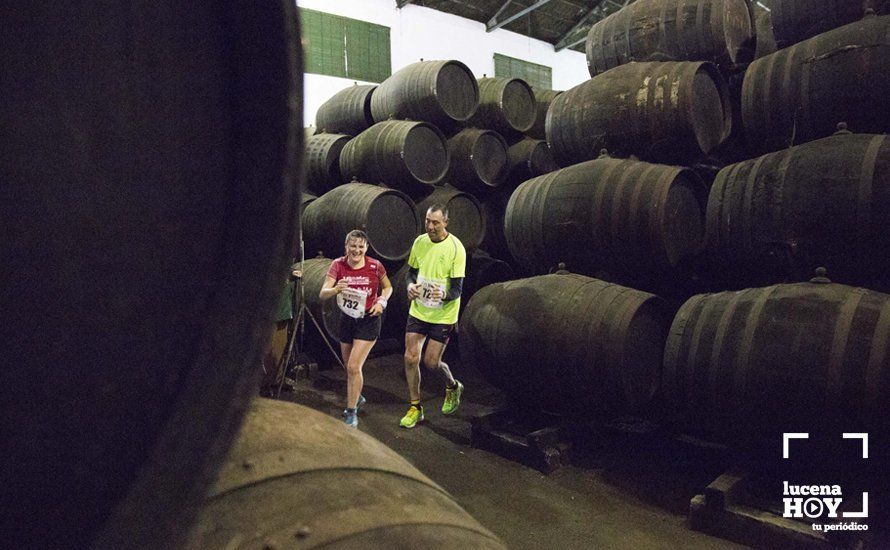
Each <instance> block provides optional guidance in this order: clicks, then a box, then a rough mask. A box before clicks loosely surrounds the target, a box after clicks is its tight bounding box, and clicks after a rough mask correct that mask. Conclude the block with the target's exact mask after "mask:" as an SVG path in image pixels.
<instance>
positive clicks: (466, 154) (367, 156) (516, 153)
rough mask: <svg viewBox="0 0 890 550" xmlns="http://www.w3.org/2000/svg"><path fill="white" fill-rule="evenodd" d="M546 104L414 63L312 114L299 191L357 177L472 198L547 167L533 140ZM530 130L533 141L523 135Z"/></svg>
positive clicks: (455, 67)
mask: <svg viewBox="0 0 890 550" xmlns="http://www.w3.org/2000/svg"><path fill="white" fill-rule="evenodd" d="M542 97H548V94H546V93H545V94H543V96H542ZM546 107H547V104H546V103H544V104H541V103H537V102H536V97H535V94H534V92H533V91H532V89H531V87H529V86H528V84H526V83H525V82H524V81H522V80H519V79H507V78H481V79H478V80H477V79H475V77H474V76H473V74H472V73H471V72H470V70H469V69H468V68H467V67H466V66H465V65H464V64H463V63H461V62H459V61H454V60H446V61H421V62H418V63H413V64H411V65H408V66H406V67H404V68H402V69H401V70H399V71H396V72H395V73H394V74H393V75H392V76H390V77H389V78H387V79H386V80H385V81H384V82H383V83H381V84H380V85H379V86H371V85H368V86H353V87H350V88H346V89H344V90H342V91H340V92H338V93H337V94H335V95H334V96H333V97H331V98H330V99H329V100H328V101H326V102H325V103H324V104H323V105H322V106H321V107H320V109H319V111H318V113H317V115H316V123H317V124H318V128H319V129H320V130H321V133H320V134H315V135H310V136H309V137H308V143H307V152H306V157H307V165H308V169H307V171H308V176H309V177H308V180H309V181H308V186H309V188H310V189H311V190H313V191H314V192H316V193H323V192H325V191H327V190H329V189H331V188H333V187H335V186H337V185H340V184H342V183H346V182H349V181H351V180H353V179H357V180H359V181H366V182H370V183H382V184H385V185H388V186H390V187H393V188H397V189H400V190H402V191H404V192H406V193H408V194H409V195H411V196H412V197H414V196H422V195H425V194H427V193H429V192H430V186H432V185H436V184H440V183H441V182H448V183H450V184H451V185H453V186H455V187H458V188H460V189H462V190H465V191H469V192H474V193H477V194H484V193H486V192H488V191H489V190H490V189H492V188H494V187H497V186H498V185H500V184H501V183H503V182H506V181H509V182H513V184H514V185H515V184H516V183H518V182H521V181H524V180H525V179H527V178H529V177H533V176H535V175H538V174H540V173H544V172H545V171H549V170H552V169H555V168H556V164H555V162H554V161H553V160H552V158H551V157H550V155H549V148H547V146H546V143H544V141H543V140H542V139H540V138H543V135H544V130H543V121H544V118H545V117H544V115H545V113H546ZM535 125H536V128H537V131H536V132H534V134H535V136H537V138H538V139H534V138H532V137H528V136H526V135H525V134H524V132H532V129H533V128H532V127H533V126H535ZM312 133H313V134H314V131H313V132H312ZM505 136H506V137H505Z"/></svg>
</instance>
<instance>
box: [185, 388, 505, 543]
mask: <svg viewBox="0 0 890 550" xmlns="http://www.w3.org/2000/svg"><path fill="white" fill-rule="evenodd" d="M406 501H410V504H411V505H410V506H406ZM236 541H237V547H239V548H322V547H323V548H332V549H334V548H341V549H342V548H359V547H361V548H409V547H410V548H482V549H503V548H504V545H503V544H502V543H501V542H500V541H499V540H498V539H497V537H495V536H494V535H493V534H492V533H491V532H489V531H488V530H487V529H485V528H484V527H482V526H481V525H480V524H479V523H478V522H477V521H476V520H474V519H473V518H472V517H470V515H469V514H467V512H465V511H464V510H463V508H461V507H460V506H459V505H458V504H457V503H456V502H455V501H454V499H453V498H452V497H451V496H450V495H449V494H448V493H447V492H445V490H444V489H442V488H441V487H440V486H438V485H437V484H436V483H434V482H433V481H431V480H430V479H429V478H428V477H426V476H425V475H423V474H422V473H420V472H419V471H418V470H417V469H416V468H415V467H414V466H412V465H411V464H410V463H409V462H408V461H407V460H405V459H404V458H402V457H401V456H399V455H398V454H396V453H395V452H394V451H392V450H391V449H389V448H388V447H386V446H385V445H383V444H382V443H380V442H379V441H377V440H376V439H374V438H372V437H371V436H369V435H366V434H364V433H362V432H360V431H357V430H348V429H344V428H343V426H342V422H339V421H338V420H336V419H334V418H331V417H330V416H327V415H325V414H322V413H320V412H317V411H314V410H312V409H310V408H308V407H303V406H301V405H296V404H293V403H285V402H282V401H272V400H267V399H256V400H255V401H254V402H253V405H252V406H251V408H250V410H249V411H248V414H247V417H246V421H245V423H244V426H243V427H242V428H241V432H240V434H239V436H238V439H237V440H236V441H235V445H234V447H233V448H232V450H231V452H230V453H229V456H228V458H227V460H226V462H225V464H223V467H222V469H221V470H220V473H219V476H218V477H217V479H216V482H215V483H214V485H213V488H212V490H211V492H210V494H209V495H208V497H207V500H206V501H205V503H204V506H203V507H202V508H201V512H200V515H199V518H198V523H197V525H196V526H195V528H194V529H193V530H192V532H191V533H190V536H189V542H188V547H189V548H194V549H201V550H203V549H205V548H230V547H233V544H235V542H236Z"/></svg>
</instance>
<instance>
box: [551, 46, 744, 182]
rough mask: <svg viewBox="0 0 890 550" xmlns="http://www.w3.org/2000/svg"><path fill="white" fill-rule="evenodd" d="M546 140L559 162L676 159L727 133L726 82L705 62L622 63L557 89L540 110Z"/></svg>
mask: <svg viewBox="0 0 890 550" xmlns="http://www.w3.org/2000/svg"><path fill="white" fill-rule="evenodd" d="M546 127H547V142H548V143H549V144H550V148H551V150H552V151H553V156H554V158H556V161H557V162H558V163H559V164H560V165H561V166H568V165H571V164H576V163H579V162H583V161H585V160H591V159H594V158H596V157H597V155H599V152H600V150H601V149H602V148H606V149H608V150H609V152H610V153H612V154H613V155H615V156H621V157H624V156H629V155H637V156H639V157H640V158H642V159H644V160H650V161H665V162H677V159H678V158H681V157H684V156H685V157H688V156H701V155H703V154H706V153H708V152H710V151H711V150H712V149H714V148H716V147H717V146H718V145H720V144H721V143H723V142H724V141H725V140H726V138H727V137H729V133H730V130H731V129H732V116H731V108H730V106H729V97H728V92H727V86H726V82H725V81H724V80H723V77H722V76H721V75H720V73H719V71H718V70H717V67H716V66H714V65H712V64H710V63H702V62H692V61H665V62H649V63H629V64H627V65H621V66H619V67H615V68H613V69H610V70H608V71H606V72H604V73H602V74H600V75H597V76H595V77H593V78H591V79H590V80H588V81H587V82H584V83H583V84H579V85H578V86H575V87H574V88H572V89H571V90H568V91H566V92H564V93H562V94H560V95H559V96H558V97H557V98H556V99H554V100H553V102H552V103H551V104H550V110H549V111H547V122H546Z"/></svg>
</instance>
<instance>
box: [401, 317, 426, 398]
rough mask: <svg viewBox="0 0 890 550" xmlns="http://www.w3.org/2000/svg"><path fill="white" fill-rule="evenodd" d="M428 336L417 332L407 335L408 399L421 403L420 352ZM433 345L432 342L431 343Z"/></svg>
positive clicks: (406, 371) (406, 376) (407, 333)
mask: <svg viewBox="0 0 890 550" xmlns="http://www.w3.org/2000/svg"><path fill="white" fill-rule="evenodd" d="M424 340H426V336H425V335H423V334H420V333H417V332H406V333H405V379H406V380H407V381H408V397H409V398H410V399H411V401H412V402H415V401H420V352H421V350H423V341H424ZM430 343H432V342H430Z"/></svg>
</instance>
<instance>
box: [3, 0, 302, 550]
mask: <svg viewBox="0 0 890 550" xmlns="http://www.w3.org/2000/svg"><path fill="white" fill-rule="evenodd" d="M3 15H4V19H3V20H4V27H5V30H4V33H3V38H2V43H3V46H2V49H3V52H4V53H3V56H4V69H3V72H4V76H3V78H2V79H0V91H2V95H3V98H4V100H3V101H2V104H0V120H2V121H3V122H2V124H0V137H2V143H3V154H2V155H0V174H2V175H0V179H2V181H3V184H2V185H0V208H2V215H0V220H3V222H2V223H3V239H2V240H0V241H2V242H0V258H2V264H3V266H4V270H8V271H6V275H5V276H4V296H5V298H4V300H3V308H2V309H3V315H4V323H3V324H4V328H3V330H2V333H3V340H2V341H3V348H4V352H5V353H4V365H3V367H2V372H0V380H2V383H0V394H2V395H0V402H2V403H3V424H4V427H3V429H2V430H0V431H2V432H3V435H2V438H3V440H4V444H3V449H4V451H3V458H2V461H3V464H2V468H0V470H2V471H3V472H4V481H3V483H2V485H3V490H2V491H0V492H2V494H3V497H2V499H3V504H4V506H2V508H3V509H4V510H6V511H5V512H4V514H3V520H2V523H3V525H2V532H3V533H4V535H3V536H4V545H5V546H8V547H11V548H48V547H54V546H59V545H64V546H68V547H71V548H84V547H89V546H93V547H97V548H123V547H142V548H171V547H177V546H178V545H179V543H180V542H181V538H182V536H183V534H184V532H185V531H186V530H187V528H188V526H189V524H190V523H191V520H192V519H193V517H194V514H193V513H192V508H191V507H192V506H193V505H194V504H195V503H197V502H198V501H200V499H201V498H202V496H203V492H204V491H205V489H206V487H207V486H208V484H209V480H210V479H211V478H212V475H213V473H214V472H215V469H216V467H217V466H218V464H219V461H220V460H221V458H222V456H223V454H224V453H225V451H226V449H227V447H228V445H229V443H230V442H231V440H232V438H233V437H234V433H235V430H236V428H237V425H238V423H239V421H240V418H241V416H242V414H243V408H244V406H245V405H246V403H247V402H248V400H249V398H250V397H251V395H252V394H253V393H254V392H255V391H256V385H255V384H256V383H257V382H258V381H259V374H260V372H259V366H260V362H261V354H262V352H263V350H264V348H265V347H266V343H267V341H268V338H269V336H270V335H271V326H272V322H271V319H272V318H273V312H274V310H275V306H276V304H277V303H278V300H279V299H280V297H281V285H282V281H283V280H284V279H285V274H286V270H287V266H288V264H289V263H290V259H291V256H292V255H293V253H294V247H295V246H296V243H294V239H293V236H294V235H295V233H296V231H295V226H296V225H298V224H299V191H300V186H301V182H300V177H299V174H300V164H301V162H302V157H303V151H302V144H303V129H302V126H303V124H302V121H301V118H302V62H301V60H302V55H301V52H300V38H299V22H298V20H297V15H296V10H295V7H294V5H293V2H275V1H273V2H264V3H261V4H257V5H250V6H247V5H245V4H240V3H225V2H214V1H202V0H198V1H196V2H189V3H187V4H185V3H181V2H168V1H165V0H159V1H157V2H115V3H111V4H104V5H102V6H98V5H95V4H93V3H88V2H87V3H75V4H71V5H68V6H66V7H65V10H64V15H63V16H60V12H59V9H58V6H50V5H43V4H21V5H17V6H16V7H15V9H4V10H3ZM13 220H14V223H12V221H13ZM10 473H12V475H14V479H12V480H10V478H9V477H8V474H10Z"/></svg>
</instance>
